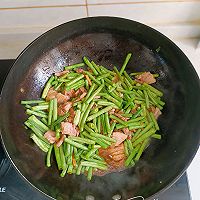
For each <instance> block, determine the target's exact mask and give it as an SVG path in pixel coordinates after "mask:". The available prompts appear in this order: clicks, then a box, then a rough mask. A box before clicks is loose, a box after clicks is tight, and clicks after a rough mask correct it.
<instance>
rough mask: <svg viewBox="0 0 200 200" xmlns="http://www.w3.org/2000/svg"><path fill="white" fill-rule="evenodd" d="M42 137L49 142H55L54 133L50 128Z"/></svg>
mask: <svg viewBox="0 0 200 200" xmlns="http://www.w3.org/2000/svg"><path fill="white" fill-rule="evenodd" d="M44 138H46V139H47V140H48V141H49V143H50V144H53V143H54V142H56V133H55V132H54V131H52V130H48V131H47V132H46V133H45V134H44Z"/></svg>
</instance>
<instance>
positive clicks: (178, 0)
mask: <svg viewBox="0 0 200 200" xmlns="http://www.w3.org/2000/svg"><path fill="white" fill-rule="evenodd" d="M190 2H196V3H200V1H199V0H165V1H156V0H151V1H136V2H128V1H127V2H113V3H109V2H108V3H106V2H105V3H88V2H87V0H85V4H74V5H67V4H66V5H49V6H19V7H5V8H1V7H0V11H1V10H20V9H34V8H39V9H40V8H63V7H81V6H86V9H87V10H86V11H87V16H89V10H88V6H89V5H91V6H103V5H105V6H106V5H127V4H128V5H134V4H151V3H190Z"/></svg>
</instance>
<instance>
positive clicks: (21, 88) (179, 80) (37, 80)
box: [1, 18, 199, 199]
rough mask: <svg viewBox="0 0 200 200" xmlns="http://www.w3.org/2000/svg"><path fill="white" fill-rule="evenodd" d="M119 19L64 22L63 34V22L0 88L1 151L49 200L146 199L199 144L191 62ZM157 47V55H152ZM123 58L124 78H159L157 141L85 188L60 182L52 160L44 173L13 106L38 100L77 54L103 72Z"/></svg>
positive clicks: (75, 179)
mask: <svg viewBox="0 0 200 200" xmlns="http://www.w3.org/2000/svg"><path fill="white" fill-rule="evenodd" d="M99 19H100V18H99ZM109 20H110V24H109V23H108V21H109ZM118 20H119V19H118ZM118 20H117V19H113V21H112V20H111V18H109V19H108V21H107V22H106V23H102V21H101V20H99V21H98V20H94V23H91V24H90V23H89V22H87V20H85V22H84V20H82V22H80V21H76V23H77V24H75V23H74V24H73V22H71V27H70V28H69V26H70V24H69V25H67V24H64V25H62V26H60V27H58V28H56V29H54V31H50V32H49V33H47V34H46V35H44V36H42V38H40V39H39V40H37V41H35V42H34V43H33V44H32V45H31V46H30V47H29V49H27V50H26V51H25V52H24V54H22V55H21V57H20V58H19V59H18V61H17V62H16V63H15V66H14V67H13V69H12V70H11V72H10V74H9V76H8V78H7V81H6V83H5V86H4V89H3V93H2V94H3V96H2V106H1V109H2V116H3V117H2V119H1V121H2V136H3V141H4V143H5V146H6V148H7V151H8V153H9V155H10V157H11V159H12V160H13V162H14V163H15V165H16V166H17V168H18V169H19V171H20V172H21V173H22V174H23V175H24V176H25V177H26V178H27V179H28V180H29V181H30V182H31V183H32V184H33V185H35V186H36V187H37V188H39V189H40V190H41V191H43V192H45V193H46V194H48V195H49V196H52V197H54V198H58V197H59V198H61V199H62V198H63V199H85V196H86V195H93V196H94V197H95V199H111V198H112V196H113V195H115V194H120V195H122V198H123V199H127V198H130V197H133V196H136V195H142V196H144V197H150V196H151V195H153V194H154V193H156V192H158V191H159V190H161V189H162V188H164V187H165V186H167V185H168V184H169V183H170V182H172V180H174V179H175V178H176V177H177V176H178V175H179V174H180V173H181V172H182V171H183V169H184V168H185V167H186V165H187V164H188V163H189V161H190V160H191V158H192V156H193V154H194V152H195V150H196V147H197V146H198V142H199V134H198V133H199V132H198V131H199V127H197V124H198V123H197V120H198V114H197V111H198V110H199V106H197V107H196V108H195V106H193V105H195V104H196V100H198V99H199V94H198V93H197V94H195V93H194V91H195V90H196V89H197V90H198V89H199V88H198V87H199V85H198V84H197V82H198V78H197V77H195V73H194V71H193V69H192V68H190V67H191V66H190V65H191V64H190V62H189V61H188V60H187V58H186V57H184V55H183V54H182V52H180V51H179V50H178V49H177V47H175V46H174V45H173V44H172V43H171V42H170V41H169V40H167V39H166V38H165V37H164V36H162V35H160V34H158V33H157V32H154V31H153V30H152V29H150V30H149V27H146V26H144V25H141V26H138V24H137V23H135V24H134V22H130V21H128V20H122V19H121V20H122V22H123V23H121V22H119V21H120V20H119V21H118ZM103 21H104V20H103ZM117 21H118V22H117ZM90 22H91V21H90ZM82 23H83V24H84V23H85V26H83V25H82ZM113 24H114V25H113ZM116 24H117V25H118V26H116ZM97 25H98V26H97ZM130 25H132V28H130ZM69 31H71V32H69ZM73 31H74V32H73ZM149 33H151V34H149ZM159 46H160V47H161V50H160V52H159V55H158V54H157V53H156V52H155V49H156V47H159ZM128 52H132V53H133V56H132V59H131V60H130V62H129V64H128V67H127V72H129V73H131V72H137V71H151V72H153V73H159V74H160V77H159V78H157V83H156V87H157V88H159V89H160V90H161V91H163V92H164V97H163V98H164V101H165V102H166V106H165V108H164V110H163V114H162V115H161V117H160V118H159V125H160V128H161V130H160V133H161V134H162V136H163V138H162V140H161V141H156V140H153V139H152V144H151V145H150V146H149V147H148V149H146V151H145V153H144V155H143V156H142V158H141V160H140V161H139V162H138V163H137V164H136V166H135V167H134V168H129V169H126V170H125V171H122V172H118V173H111V174H107V175H106V176H103V177H97V176H95V177H94V178H93V180H92V181H91V182H88V181H87V180H86V178H85V177H84V176H76V175H67V176H66V177H65V178H60V177H59V174H58V170H57V168H56V166H55V162H54V163H53V167H51V168H49V169H48V168H47V167H45V154H44V153H42V152H41V151H40V150H39V149H38V147H37V146H36V145H34V143H33V142H32V141H31V139H29V132H28V131H27V130H25V129H24V127H23V122H24V121H25V119H26V118H27V116H26V115H25V113H24V109H23V107H22V106H21V105H20V104H19V102H20V100H22V99H36V98H38V97H40V94H41V91H42V88H43V86H44V84H45V82H46V80H47V79H48V77H49V76H50V75H51V74H52V73H54V72H57V71H61V70H62V69H63V66H65V65H69V64H73V63H78V62H81V58H82V57H83V56H88V57H89V58H91V59H92V60H94V61H95V62H96V63H97V64H101V65H104V66H105V67H107V68H112V67H113V65H115V66H117V67H118V68H119V67H120V66H122V63H123V60H124V58H125V56H126V54H127V53H128ZM186 77H187V79H186ZM53 160H54V158H53Z"/></svg>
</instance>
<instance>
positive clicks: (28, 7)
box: [0, 4, 85, 11]
mask: <svg viewBox="0 0 200 200" xmlns="http://www.w3.org/2000/svg"><path fill="white" fill-rule="evenodd" d="M83 6H85V4H76V5H55V6H53V5H52V6H21V7H20V6H19V7H5V8H0V11H1V10H20V9H35V8H38V9H40V8H65V7H69V8H71V7H83Z"/></svg>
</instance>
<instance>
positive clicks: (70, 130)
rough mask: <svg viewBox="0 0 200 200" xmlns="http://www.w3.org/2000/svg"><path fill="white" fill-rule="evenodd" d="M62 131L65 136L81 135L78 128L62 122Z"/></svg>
mask: <svg viewBox="0 0 200 200" xmlns="http://www.w3.org/2000/svg"><path fill="white" fill-rule="evenodd" d="M61 131H62V134H64V135H71V136H78V135H79V131H78V130H77V128H76V126H75V125H74V124H72V123H70V122H61Z"/></svg>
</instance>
